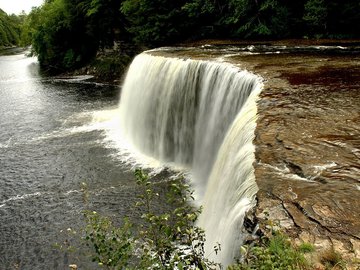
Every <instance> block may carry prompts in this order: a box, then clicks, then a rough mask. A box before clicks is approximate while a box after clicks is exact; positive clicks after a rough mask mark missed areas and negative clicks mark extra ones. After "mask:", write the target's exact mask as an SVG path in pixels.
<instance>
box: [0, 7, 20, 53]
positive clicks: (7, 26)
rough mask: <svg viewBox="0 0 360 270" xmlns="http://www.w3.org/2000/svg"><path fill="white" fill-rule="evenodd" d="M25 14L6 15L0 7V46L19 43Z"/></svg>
mask: <svg viewBox="0 0 360 270" xmlns="http://www.w3.org/2000/svg"><path fill="white" fill-rule="evenodd" d="M24 19H25V14H22V15H20V16H16V15H8V14H6V13H5V12H4V11H3V10H2V9H0V48H3V47H11V46H16V45H19V43H20V35H21V29H22V28H21V25H22V23H23V21H24Z"/></svg>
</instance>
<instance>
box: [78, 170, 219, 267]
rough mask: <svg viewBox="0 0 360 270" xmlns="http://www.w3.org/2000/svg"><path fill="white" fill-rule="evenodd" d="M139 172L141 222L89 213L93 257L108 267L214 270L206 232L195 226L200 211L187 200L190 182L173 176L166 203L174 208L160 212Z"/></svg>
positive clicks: (149, 185)
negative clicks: (117, 222)
mask: <svg viewBox="0 0 360 270" xmlns="http://www.w3.org/2000/svg"><path fill="white" fill-rule="evenodd" d="M135 176H136V179H137V184H138V186H139V188H140V189H141V195H140V196H139V197H138V201H137V203H136V208H137V209H138V210H139V211H140V213H141V220H140V221H137V222H134V221H131V220H130V219H125V220H124V221H123V225H122V226H120V227H116V226H114V225H113V224H112V222H111V221H110V219H108V218H105V217H101V216H99V215H98V214H97V213H96V212H87V213H86V218H87V226H86V236H85V240H86V241H87V243H88V245H89V246H90V247H92V249H93V251H94V256H93V261H96V262H98V264H99V265H102V266H106V267H107V268H108V269H200V270H201V269H216V267H217V266H218V265H217V264H215V263H213V262H211V261H209V260H208V259H206V257H205V252H204V242H205V234H204V231H203V230H202V229H200V228H199V227H197V226H195V225H194V223H195V221H196V220H197V218H198V216H199V214H200V210H199V209H196V208H194V207H193V206H192V205H191V204H190V203H189V199H192V192H191V191H190V188H189V186H188V185H186V184H185V183H184V181H183V180H182V179H177V180H171V181H170V183H169V185H170V190H169V192H168V194H167V202H168V203H169V205H171V206H173V210H171V211H165V212H160V213H159V212H158V211H157V210H155V209H154V202H155V201H156V200H158V199H159V194H158V193H157V192H155V188H154V185H155V184H154V183H152V182H150V181H149V176H148V175H147V174H146V173H144V172H143V171H141V170H136V172H135ZM217 250H218V249H216V250H215V251H217Z"/></svg>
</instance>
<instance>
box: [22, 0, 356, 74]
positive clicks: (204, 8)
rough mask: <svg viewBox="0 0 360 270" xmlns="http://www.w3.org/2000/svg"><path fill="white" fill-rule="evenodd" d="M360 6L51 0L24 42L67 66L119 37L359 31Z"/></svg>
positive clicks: (157, 39) (310, 0)
mask: <svg viewBox="0 0 360 270" xmlns="http://www.w3.org/2000/svg"><path fill="white" fill-rule="evenodd" d="M359 10H360V2H359V1H357V0H348V1H340V0H334V1H330V2H329V1H325V0H300V1H282V0H226V1H225V0H178V1H173V0H153V1H148V0H120V1H119V0H103V1H100V0H46V1H45V3H44V4H43V5H42V6H41V7H39V8H35V9H33V10H32V12H31V13H30V14H29V15H28V16H27V17H26V20H25V22H24V24H23V27H22V29H23V32H22V37H21V41H22V44H23V45H27V44H30V43H31V44H32V45H33V51H34V53H35V54H36V55H38V58H39V61H40V63H41V65H42V67H44V68H46V69H49V70H55V71H57V72H63V71H65V70H71V69H74V68H78V67H81V66H83V65H85V64H88V63H89V61H91V60H92V59H93V58H94V57H95V55H96V53H97V52H98V51H99V50H100V49H103V48H112V47H113V44H114V41H116V42H117V43H120V42H121V44H130V45H135V44H136V45H137V46H144V47H154V46H162V45H171V44H174V43H178V42H183V41H193V40H198V39H209V38H211V39H229V38H231V39H246V38H251V39H283V38H304V37H306V38H359V37H360V29H359V27H356V26H357V25H359V24H360V13H359V12H358V11H359ZM136 52H137V51H135V52H130V53H129V54H127V55H128V56H130V57H131V56H132V55H133V54H134V53H136Z"/></svg>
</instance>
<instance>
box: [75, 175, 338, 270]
mask: <svg viewBox="0 0 360 270" xmlns="http://www.w3.org/2000/svg"><path fill="white" fill-rule="evenodd" d="M135 176H136V179H137V184H138V187H139V189H140V190H141V191H140V195H139V197H138V201H137V203H136V205H135V208H136V209H135V212H136V213H138V214H140V216H141V218H140V220H131V219H130V218H129V217H127V218H124V220H123V222H122V225H121V226H116V225H114V224H113V223H112V221H111V220H110V219H109V218H106V217H102V216H101V215H99V214H98V213H96V212H92V211H88V212H86V214H85V217H86V220H87V226H86V229H85V236H84V239H85V242H86V244H87V245H88V246H89V247H90V248H91V249H92V252H93V255H92V259H93V261H94V262H97V263H98V265H99V266H101V267H104V268H106V269H164V270H165V269H166V270H170V269H171V270H172V269H199V270H201V269H221V268H220V267H221V266H220V265H218V264H216V263H214V262H211V261H209V260H208V259H207V258H206V255H205V254H204V242H205V236H204V231H203V230H202V229H200V228H199V227H197V226H196V225H195V221H196V219H197V217H198V215H199V214H200V210H199V209H196V208H195V207H193V206H192V205H191V200H192V192H191V191H190V189H189V186H188V185H186V184H185V183H184V180H183V179H175V180H169V182H168V192H166V197H167V203H168V205H171V207H170V208H168V209H167V210H163V211H159V210H158V209H155V207H154V205H156V204H157V201H158V200H160V199H161V197H162V195H159V194H158V193H157V191H156V190H157V189H158V188H159V187H158V186H157V184H156V183H152V182H151V181H150V179H149V176H148V175H147V174H146V173H144V172H143V171H141V170H137V171H136V172H135ZM268 230H269V232H268V233H269V236H262V237H260V238H258V239H256V240H253V241H251V242H250V243H248V244H247V245H244V246H242V247H241V250H240V251H239V258H240V261H239V262H238V263H237V264H234V265H231V266H229V267H228V270H251V269H254V270H255V269H256V270H258V269H264V270H271V269H278V270H305V269H313V268H312V265H311V264H310V263H309V262H307V261H306V259H305V254H307V253H311V252H314V250H315V249H314V246H313V245H311V244H308V243H302V244H300V245H299V246H294V245H293V244H292V243H291V242H290V240H289V239H288V238H287V237H286V235H284V234H283V233H281V232H279V231H274V230H273V229H268ZM70 232H71V231H70ZM219 250H220V247H218V246H216V247H214V252H218V251H219ZM333 254H335V253H331V254H330V252H329V253H327V254H325V255H324V256H323V260H324V263H326V264H329V265H330V264H331V265H339V261H340V259H339V258H338V257H336V256H335V257H336V258H335V257H334V256H333ZM325 257H326V258H325Z"/></svg>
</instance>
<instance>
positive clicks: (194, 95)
mask: <svg viewBox="0 0 360 270" xmlns="http://www.w3.org/2000/svg"><path fill="white" fill-rule="evenodd" d="M261 89H262V82H261V79H260V78H259V77H258V76H256V75H254V74H252V73H249V72H247V71H241V70H240V69H238V68H237V67H235V66H233V65H231V64H227V63H219V62H211V61H201V60H190V59H186V60H185V59H178V58H166V57H161V56H152V55H150V54H148V53H143V54H140V55H138V56H137V57H136V58H135V59H134V61H133V62H132V64H131V66H130V68H129V71H128V73H127V76H126V79H125V82H124V85H123V89H122V95H121V99H120V106H119V109H120V120H121V123H120V124H121V129H122V131H123V133H124V134H123V136H125V137H126V140H127V141H128V142H129V143H130V144H131V145H132V147H134V148H135V149H136V150H137V151H140V152H142V153H144V154H145V155H148V156H151V157H153V158H156V159H157V160H160V161H161V162H163V163H166V164H175V165H177V166H181V167H185V168H187V169H188V170H190V172H191V173H192V175H193V182H194V186H195V189H196V192H197V194H199V199H200V200H204V201H203V202H202V203H203V205H204V212H203V214H202V217H201V219H200V223H199V224H200V225H201V227H204V228H205V230H206V232H207V238H208V240H207V243H206V245H207V246H209V247H212V246H214V245H215V242H219V243H220V244H221V245H222V250H223V251H222V252H221V253H220V257H217V258H214V259H215V260H218V261H220V262H222V263H224V264H228V263H230V262H231V260H232V258H233V254H234V249H235V248H237V246H238V244H237V242H238V241H237V240H234V239H236V238H238V237H235V236H236V235H239V230H240V228H241V226H242V220H243V215H244V213H245V211H246V210H247V209H248V208H249V207H250V206H251V205H252V204H253V201H254V197H255V193H256V191H257V187H256V184H255V177H254V169H253V166H252V164H253V162H254V160H255V157H254V146H253V144H252V141H253V138H254V130H255V126H256V113H257V109H256V100H257V97H258V95H259V93H260V91H261ZM205 221H206V222H205ZM218 236H222V237H218ZM207 249H209V248H208V247H207Z"/></svg>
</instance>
